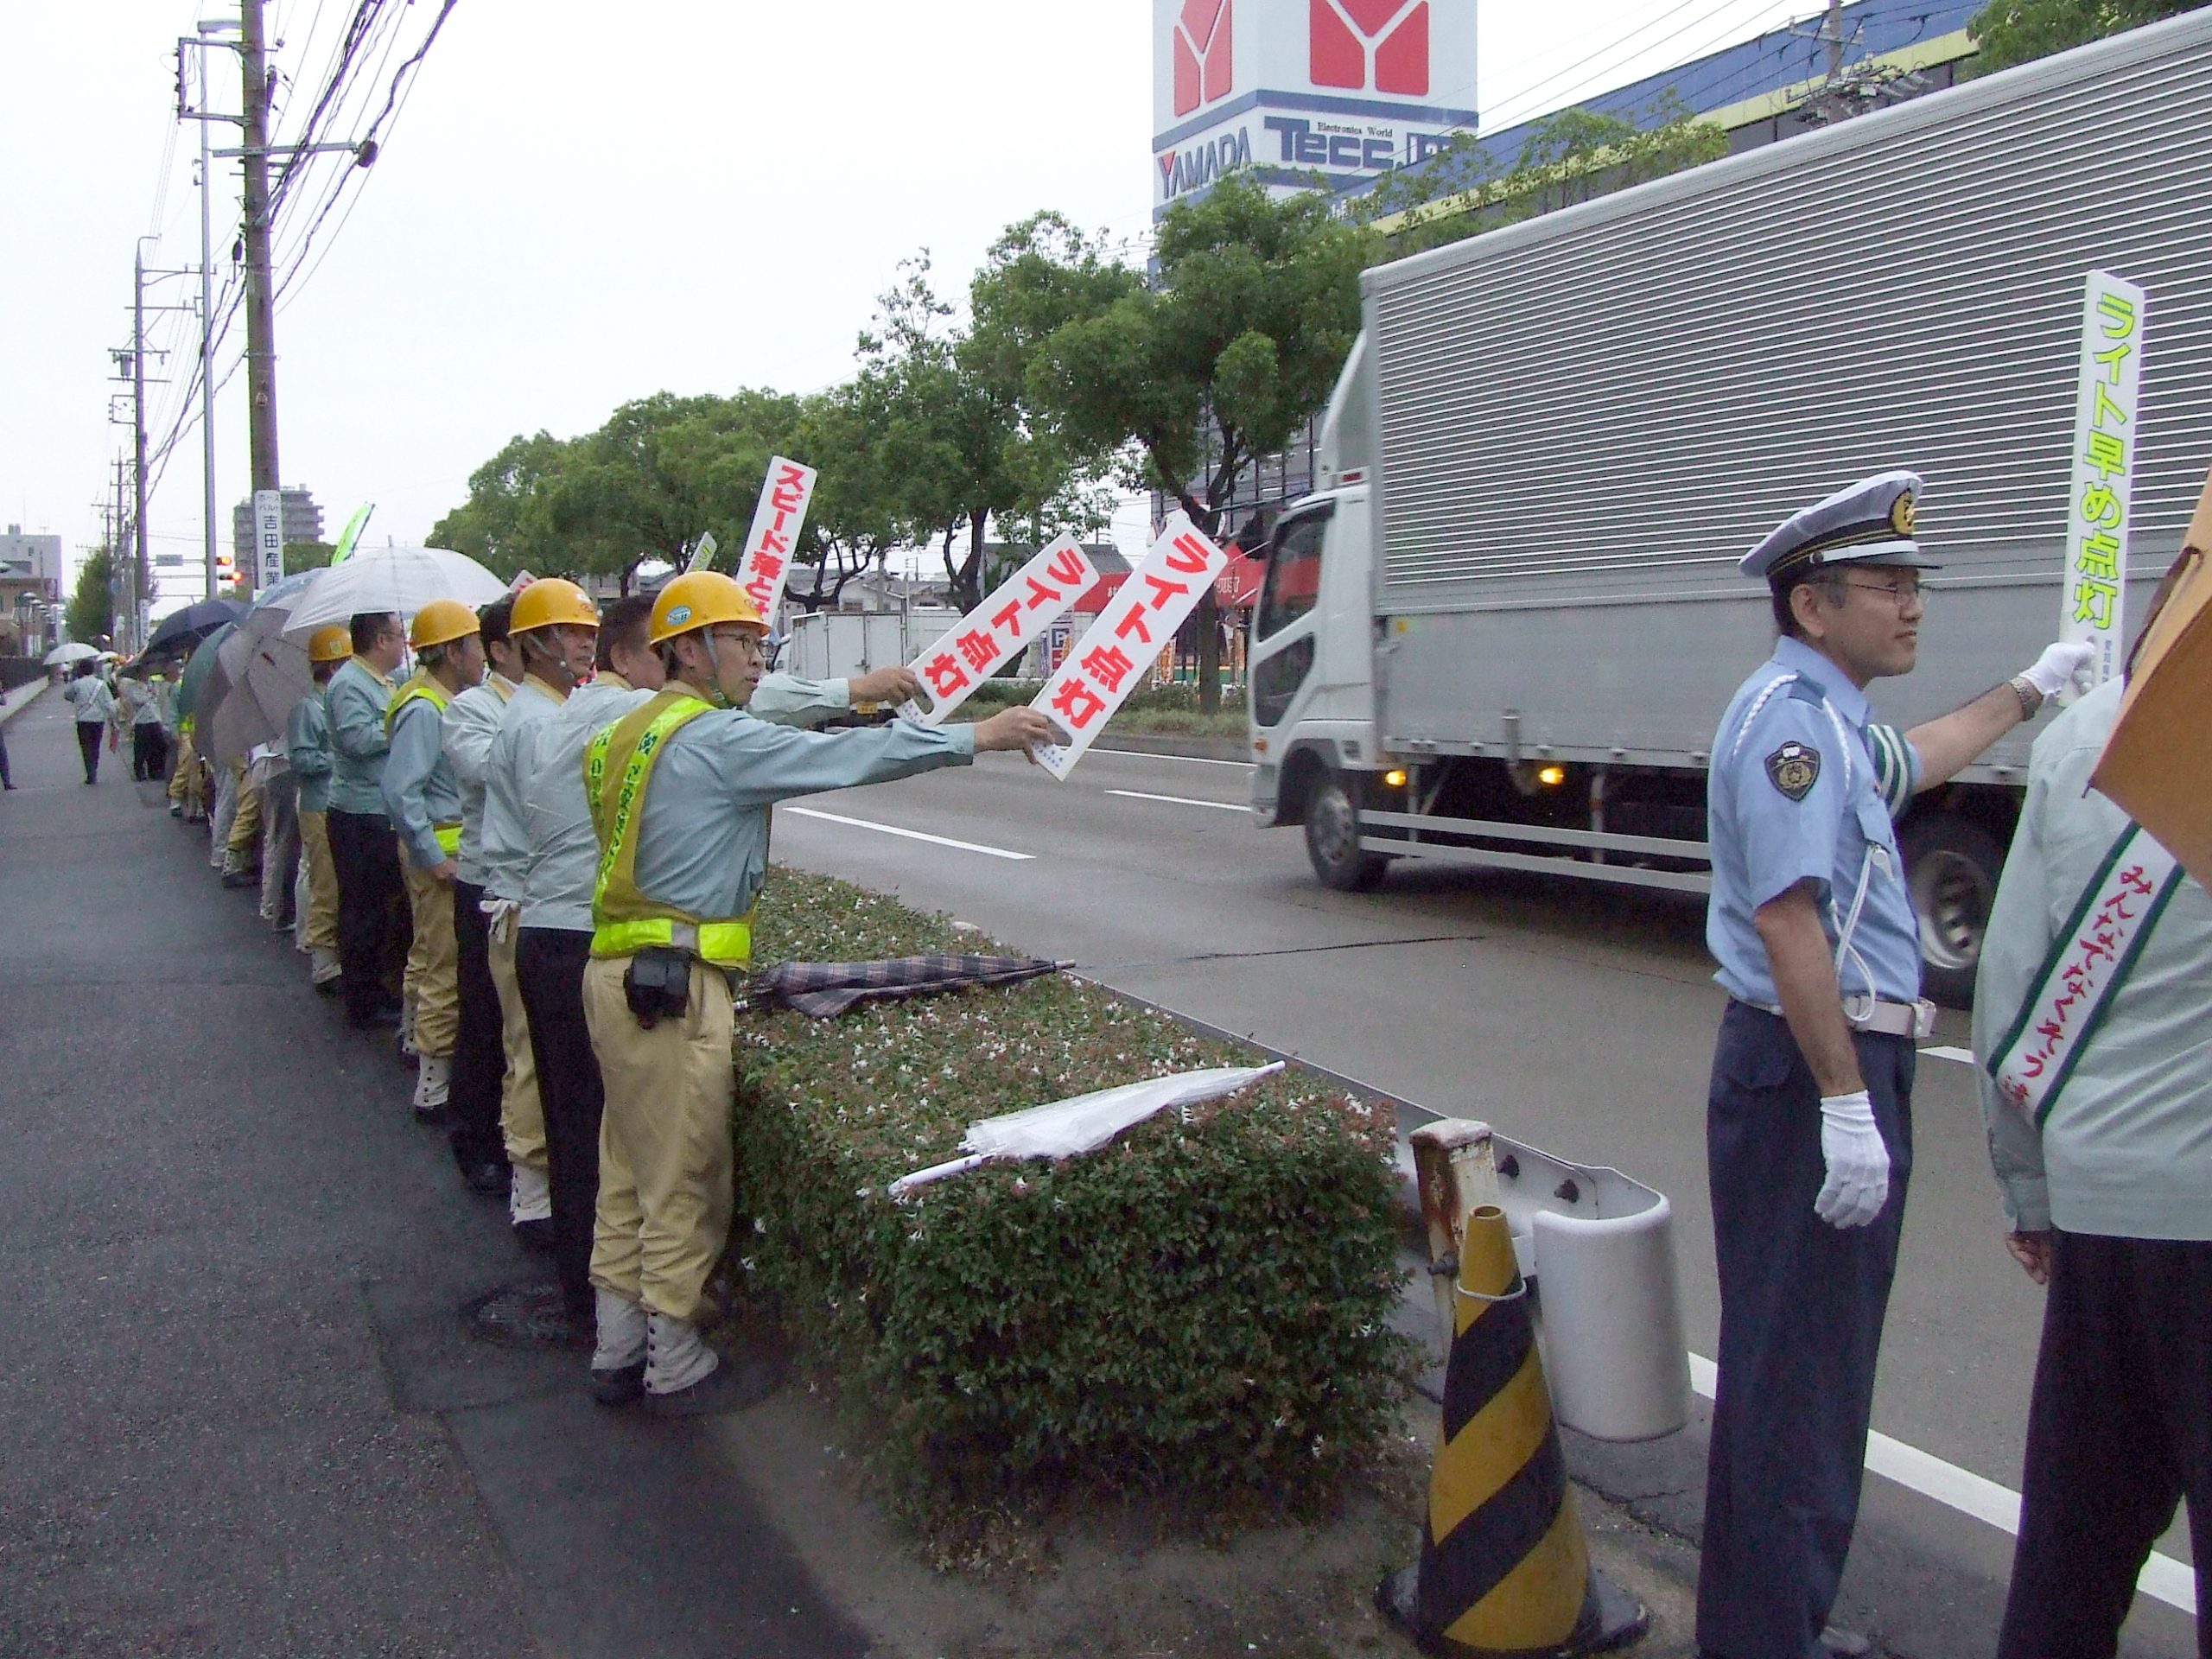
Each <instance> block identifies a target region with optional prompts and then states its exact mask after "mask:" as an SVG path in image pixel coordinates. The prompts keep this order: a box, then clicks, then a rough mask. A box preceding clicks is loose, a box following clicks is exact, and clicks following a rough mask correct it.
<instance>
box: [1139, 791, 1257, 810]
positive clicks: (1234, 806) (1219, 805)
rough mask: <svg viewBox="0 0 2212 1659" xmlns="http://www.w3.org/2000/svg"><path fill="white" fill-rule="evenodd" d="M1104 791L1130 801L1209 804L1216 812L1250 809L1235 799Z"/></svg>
mask: <svg viewBox="0 0 2212 1659" xmlns="http://www.w3.org/2000/svg"><path fill="white" fill-rule="evenodd" d="M1106 792H1107V793H1108V794H1109V795H1119V796H1121V797H1122V798H1123V799H1125V800H1131V801H1166V803H1167V804H1169V805H1170V806H1210V807H1211V808H1212V809H1213V810H1215V811H1217V812H1244V813H1249V812H1250V811H1251V810H1252V809H1251V808H1250V807H1249V806H1246V805H1244V804H1242V803H1241V802H1237V801H1194V800H1192V798H1190V797H1189V796H1187V795H1147V794H1146V793H1145V792H1144V791H1142V790H1141V789H1109V790H1108V791H1106Z"/></svg>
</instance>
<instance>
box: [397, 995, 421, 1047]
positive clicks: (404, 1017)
mask: <svg viewBox="0 0 2212 1659" xmlns="http://www.w3.org/2000/svg"><path fill="white" fill-rule="evenodd" d="M399 1052H401V1053H402V1054H418V1053H420V1052H422V1051H421V1050H420V1049H418V1048H416V1046H415V999H414V997H413V996H411V995H408V996H403V997H402V998H401V999H400V1002H399Z"/></svg>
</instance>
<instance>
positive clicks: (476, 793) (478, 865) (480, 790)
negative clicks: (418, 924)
mask: <svg viewBox="0 0 2212 1659" xmlns="http://www.w3.org/2000/svg"><path fill="white" fill-rule="evenodd" d="M514 694H515V685H514V682H513V681H512V680H510V679H508V678H506V677H505V676H504V675H499V674H486V675H485V677H484V681H483V683H482V684H480V685H472V686H470V687H469V688H468V690H466V691H463V692H462V693H461V695H460V696H457V697H455V698H454V700H453V701H452V702H449V703H448V704H447V705H446V711H445V713H444V714H443V715H440V716H439V718H438V726H439V730H440V734H441V737H440V741H441V742H442V744H443V745H444V747H445V754H446V764H447V765H448V766H450V767H451V768H452V769H453V779H454V783H455V784H457V785H460V788H461V850H460V851H459V852H457V853H455V854H454V864H455V865H457V866H458V867H459V869H458V875H457V879H458V880H462V881H466V882H467V884H468V885H469V886H470V887H482V886H484V884H485V883H484V773H485V769H486V766H489V765H490V764H491V760H492V740H493V738H495V737H497V736H499V722H500V721H501V720H502V719H504V718H505V715H506V712H507V702H508V700H509V699H510V698H512V696H514Z"/></svg>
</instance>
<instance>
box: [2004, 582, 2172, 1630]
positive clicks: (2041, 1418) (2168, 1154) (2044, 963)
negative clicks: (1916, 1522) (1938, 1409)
mask: <svg viewBox="0 0 2212 1659" xmlns="http://www.w3.org/2000/svg"><path fill="white" fill-rule="evenodd" d="M2179 568H2180V567H2178V566H2177V570H2178V569H2179ZM2173 580H2174V573H2169V575H2168V578H2167V586H2166V587H2162V588H2161V590H2160V593H2159V595H2158V599H2157V600H2156V601H2154V602H2153V604H2152V610H2151V614H2150V615H2149V616H2146V617H2145V619H2144V627H2145V631H2146V632H2147V630H2148V629H2149V627H2150V625H2151V621H2152V619H2153V618H2155V617H2156V615H2157V614H2158V606H2159V605H2160V604H2161V603H2163V601H2164V597H2165V594H2166V592H2167V591H2168V589H2169V588H2170V587H2171V582H2172V581H2173ZM2125 690H2126V686H2125V682H2124V681H2122V680H2117V679H2116V680H2112V681H2108V682H2107V683H2105V684H2104V685H2101V686H2100V687H2098V688H2097V689H2096V690H2094V691H2092V692H2090V693H2089V694H2088V696H2085V697H2083V698H2082V699H2081V700H2080V701H2079V702H2076V703H2075V704H2074V706H2073V707H2072V708H2070V709H2068V710H2067V711H2066V712H2065V713H2064V714H2063V715H2060V716H2059V717H2058V719H2057V720H2056V721H2055V722H2054V723H2053V724H2052V726H2051V728H2050V730H2048V731H2046V732H2045V733H2044V734H2043V735H2042V736H2041V737H2039V738H2038V739H2037V741H2036V746H2035V751H2034V754H2033V756H2032V758H2031V761H2030V764H2029V768H2028V794H2027V802H2026V804H2025V806H2024V809H2023V810H2022V812H2021V815H2020V823H2019V827H2018V829H2017V830H2016V831H2015V832H2014V835H2013V837H2012V855H2011V856H2010V857H2009V858H2008V859H2007V860H2006V861H2005V874H2004V878H2003V880H2001V881H2000V882H1999V884H1998V888H1997V902H1996V905H1995V906H1994V908H1993V910H1992V912H1991V913H1990V918H1989V927H1988V931H1987V933H1986V935H1985V937H1984V939H1983V943H1982V951H1981V966H1980V977H1979V979H1978V981H1977V982H1976V985H1975V991H1974V1052H1975V1053H1976V1054H1977V1055H1980V1056H1981V1057H1983V1060H1984V1065H1982V1066H1981V1067H1980V1068H1978V1070H1977V1073H1976V1081H1977V1082H1978V1083H1979V1084H1980V1092H1981V1105H1982V1111H1983V1114H1984V1116H1985V1117H1986V1119H1987V1122H1988V1128H1989V1148H1990V1156H1991V1159H1992V1161H1993V1163H1994V1165H1995V1167H1996V1173H1997V1179H1998V1185H1999V1188H2000V1189H2001V1190H2002V1192H2003V1193H2004V1199H2005V1217H2006V1223H2007V1227H2008V1232H2007V1236H2006V1237H2005V1247H2006V1249H2009V1250H2010V1251H2011V1252H2012V1255H2013V1257H2014V1259H2016V1260H2017V1261H2018V1262H2019V1263H2020V1265H2021V1266H2022V1267H2023V1268H2025V1269H2026V1271H2027V1274H2028V1276H2029V1277H2030V1278H2031V1279H2033V1280H2034V1281H2036V1282H2037V1284H2039V1285H2047V1286H2048V1287H2050V1294H2049V1297H2048V1299H2047V1300H2046V1301H2045V1303H2044V1327H2043V1344H2042V1351H2041V1352H2040V1353H2039V1354H2038V1356H2037V1360H2036V1374H2035V1389H2034V1394H2033V1395H2032V1397H2031V1401H2030V1403H2029V1407H2028V1445H2027V1459H2026V1467H2025V1473H2024V1478H2023V1480H2022V1483H2021V1489H2020V1495H2021V1504H2020V1531H2019V1537H2018V1543H2017V1544H2016V1545H2015V1547H2014V1550H2013V1556H2012V1590H2011V1592H2010V1595H2009V1597H2008V1599H2007V1600H2006V1603H2005V1624H2004V1628H2003V1630H2002V1633H2001V1634H2000V1636H1999V1639H1998V1646H1997V1652H1998V1656H1999V1659H2086V1656H2107V1659H2108V1656H2110V1655H2112V1654H2113V1653H2116V1652H2117V1651H2118V1650H2119V1643H2120V1625H2121V1624H2122V1622H2123V1621H2125V1620H2126V1617H2127V1611H2128V1607H2129V1605H2130V1604H2131V1603H2132V1602H2133V1599H2134V1594H2135V1581H2136V1578H2137V1575H2138V1574H2139V1573H2141V1572H2142V1570H2143V1564H2144V1562H2145V1560H2146V1559H2147V1558H2148V1557H2149V1555H2150V1553H2151V1549H2152V1545H2153V1544H2155V1543H2156V1542H2157V1541H2158V1536H2159V1535H2160V1534H2162V1533H2164V1531H2165V1529H2167V1528H2168V1527H2169V1526H2171V1524H2172V1523H2173V1518H2174V1510H2175V1506H2176V1504H2177V1503H2178V1502H2179V1501H2180V1500H2181V1499H2182V1498H2183V1497H2187V1499H2188V1500H2189V1518H2190V1543H2191V1546H2192V1550H2191V1553H2192V1554H2193V1555H2194V1557H2195V1560H2196V1644H2197V1651H2198V1652H2199V1653H2200V1654H2205V1655H2212V898H2208V897H2207V895H2206V893H2205V890H2204V888H2203V887H2202V886H2200V885H2199V884H2198V883H2197V882H2196V880H2194V879H2192V878H2191V877H2190V875H2189V874H2187V873H2186V872H2184V871H2183V870H2182V869H2181V868H2180V867H2179V865H2178V864H2177V863H2176V862H2175V861H2174V859H2173V857H2172V855H2171V854H2169V853H2167V852H2166V850H2165V849H2164V848H2163V847H2161V846H2160V845H2159V844H2158V842H2156V841H2155V840H2153V839H2152V838H2151V837H2150V836H2148V835H2147V834H2146V833H2145V832H2144V831H2142V830H2141V829H2139V828H2138V827H2137V826H2136V824H2135V823H2133V820H2131V819H2130V818H2129V817H2128V816H2127V814H2126V813H2125V812H2124V811H2122V810H2120V808H2119V807H2118V806H2116V805H2114V804H2113V803H2112V801H2111V800H2110V799H2108V798H2107V797H2105V796H2103V795H2101V794H2099V793H2098V792H2096V791H2094V790H2093V789H2092V788H2091V787H2090V786H2089V777H2090V773H2091V772H2093V771H2094V769H2095V766H2096V764H2097V759H2098V757H2099V755H2100V754H2101V753H2102V752H2103V749H2104V746H2105V740H2106V739H2107V737H2109V736H2110V735H2111V734H2112V729H2113V724H2114V722H2115V721H2117V719H2118V717H2119V714H2120V700H2121V697H2122V696H2123V695H2124V693H2125ZM2194 782H2195V784H2196V786H2197V787H2198V788H2202V789H2212V778H2200V779H2195V780H2194Z"/></svg>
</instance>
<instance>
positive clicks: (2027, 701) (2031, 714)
mask: <svg viewBox="0 0 2212 1659" xmlns="http://www.w3.org/2000/svg"><path fill="white" fill-rule="evenodd" d="M2005 683H2007V684H2008V685H2010V686H2011V687H2012V695H2013V696H2016V697H2018V699H2019V700H2020V718H2021V719H2022V720H2023V721H2030V720H2033V719H2034V718H2035V717H2036V711H2037V709H2041V708H2042V707H2043V693H2042V692H2040V691H2038V690H2036V687H2035V682H2034V681H2032V680H2031V679H2030V678H2029V677H2027V676H2026V675H2024V674H2015V675H2014V676H2013V677H2012V678H2011V679H2010V680H2008V681H2007V682H2005Z"/></svg>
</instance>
